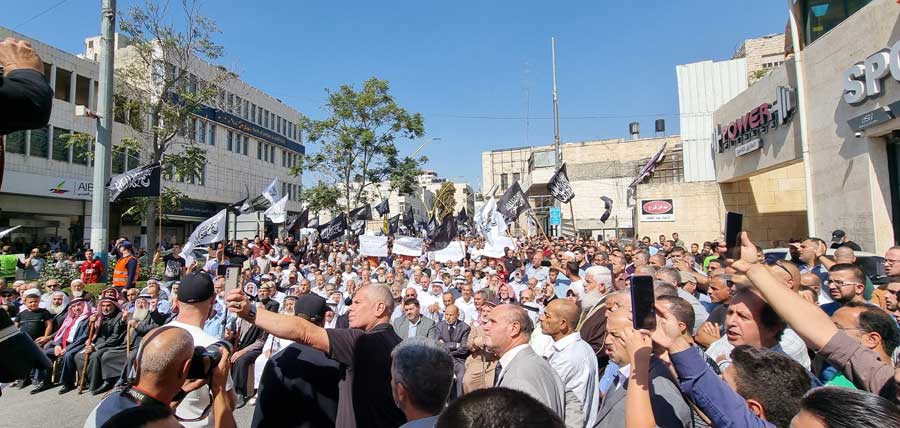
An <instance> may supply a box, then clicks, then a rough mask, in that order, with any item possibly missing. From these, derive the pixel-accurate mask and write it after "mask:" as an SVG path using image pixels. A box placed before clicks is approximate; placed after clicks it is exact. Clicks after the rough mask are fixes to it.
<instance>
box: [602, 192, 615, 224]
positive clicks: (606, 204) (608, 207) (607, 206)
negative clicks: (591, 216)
mask: <svg viewBox="0 0 900 428" xmlns="http://www.w3.org/2000/svg"><path fill="white" fill-rule="evenodd" d="M600 199H602V200H603V209H604V211H603V215H602V216H600V222H602V223H604V224H605V223H606V220H608V219H609V214H610V211H612V199H610V198H608V197H606V196H601V197H600Z"/></svg>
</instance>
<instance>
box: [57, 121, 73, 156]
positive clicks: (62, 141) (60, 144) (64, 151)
mask: <svg viewBox="0 0 900 428" xmlns="http://www.w3.org/2000/svg"><path fill="white" fill-rule="evenodd" d="M70 132H71V131H69V130H68V129H63V128H53V160H58V161H62V162H68V161H69V147H68V146H66V138H67V137H65V136H66V135H69V133H70Z"/></svg>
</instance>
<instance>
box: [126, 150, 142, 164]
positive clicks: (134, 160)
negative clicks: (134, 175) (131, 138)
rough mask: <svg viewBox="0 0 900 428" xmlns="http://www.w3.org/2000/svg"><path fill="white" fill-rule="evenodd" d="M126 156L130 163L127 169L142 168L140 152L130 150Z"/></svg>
mask: <svg viewBox="0 0 900 428" xmlns="http://www.w3.org/2000/svg"><path fill="white" fill-rule="evenodd" d="M126 154H127V155H128V156H127V160H128V163H127V164H125V167H126V168H128V169H135V168H137V167H139V166H141V154H140V152H135V151H134V150H129V151H128V153H126Z"/></svg>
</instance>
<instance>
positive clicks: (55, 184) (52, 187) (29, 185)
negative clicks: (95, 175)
mask: <svg viewBox="0 0 900 428" xmlns="http://www.w3.org/2000/svg"><path fill="white" fill-rule="evenodd" d="M93 190H94V184H93V183H92V182H90V181H86V180H78V179H74V178H63V177H52V176H48V175H37V174H29V173H26V172H18V171H7V172H6V175H4V177H3V189H0V191H2V192H3V193H16V194H20V195H27V196H38V197H45V198H62V199H82V200H88V201H89V200H90V199H91V195H92V194H93Z"/></svg>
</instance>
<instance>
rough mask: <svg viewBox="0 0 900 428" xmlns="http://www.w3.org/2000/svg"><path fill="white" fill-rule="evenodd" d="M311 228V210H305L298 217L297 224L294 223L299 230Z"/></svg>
mask: <svg viewBox="0 0 900 428" xmlns="http://www.w3.org/2000/svg"><path fill="white" fill-rule="evenodd" d="M308 226H309V208H307V209H305V210H303V211H302V212H301V213H300V214H299V215H298V216H297V222H296V223H294V227H295V228H297V229H303V228H304V227H308Z"/></svg>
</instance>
